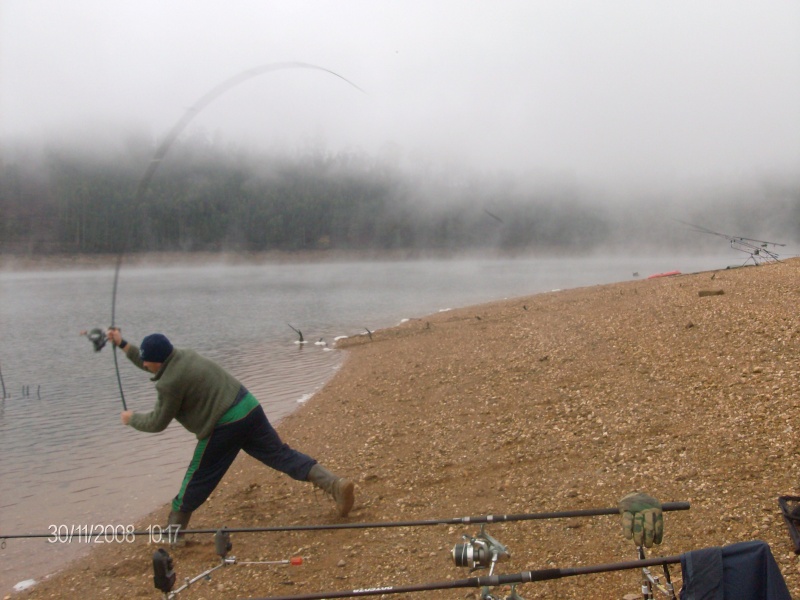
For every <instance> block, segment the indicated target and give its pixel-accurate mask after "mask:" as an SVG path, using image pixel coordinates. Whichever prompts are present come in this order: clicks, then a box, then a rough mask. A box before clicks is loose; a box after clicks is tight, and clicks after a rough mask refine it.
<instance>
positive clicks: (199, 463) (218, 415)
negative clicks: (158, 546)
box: [107, 328, 355, 529]
mask: <svg viewBox="0 0 800 600" xmlns="http://www.w3.org/2000/svg"><path fill="white" fill-rule="evenodd" d="M107 336H108V339H109V340H110V341H111V342H112V343H113V344H114V345H115V346H117V347H118V348H119V349H120V350H122V351H123V352H124V353H125V356H127V358H128V359H129V360H130V361H131V362H132V363H133V364H135V365H136V366H137V367H139V368H140V369H142V370H145V371H149V372H150V373H152V374H153V377H152V381H154V382H155V386H156V392H157V394H158V398H157V399H156V404H155V406H154V407H153V410H152V411H150V412H148V413H137V412H134V411H131V410H125V411H123V412H122V415H121V418H122V423H123V424H124V425H129V426H130V427H133V428H134V429H138V430H139V431H144V432H148V433H157V432H159V431H163V430H164V429H166V427H167V425H169V423H170V421H172V419H175V420H177V421H178V422H179V423H180V424H181V425H183V426H184V427H185V428H186V429H188V430H189V431H191V432H192V433H194V434H195V435H196V436H197V440H198V442H197V446H196V447H195V451H194V455H193V456H192V461H191V463H190V465H189V469H188V470H187V471H186V476H185V477H184V479H183V484H182V485H181V488H180V491H179V492H178V494H177V495H176V496H175V498H174V499H173V501H172V510H171V512H170V514H169V525H173V526H174V525H178V526H180V529H186V527H187V525H188V523H189V519H190V517H191V515H192V512H194V511H195V510H197V509H198V508H199V507H200V505H201V504H203V502H205V501H206V499H207V498H208V497H209V496H210V495H211V492H213V491H214V488H216V486H217V484H218V483H219V482H220V480H221V479H222V476H223V475H225V472H226V471H227V470H228V468H229V467H230V466H231V464H232V463H233V460H234V459H235V458H236V456H237V455H238V454H239V451H240V450H244V451H245V452H247V453H248V454H249V455H250V456H252V457H254V458H256V459H258V460H260V461H261V462H262V463H264V464H265V465H267V466H268V467H271V468H273V469H275V470H277V471H280V472H282V473H285V474H287V475H288V476H289V477H291V478H293V479H296V480H298V481H309V482H311V483H312V484H314V485H315V486H317V487H319V488H321V489H322V490H324V491H325V492H326V493H328V494H329V495H331V496H332V497H333V499H334V501H335V502H336V510H337V513H338V515H339V516H340V517H346V516H347V514H348V513H349V512H350V509H351V508H352V507H353V502H354V501H355V486H354V484H353V482H352V481H349V480H347V479H344V478H342V477H338V476H337V475H334V474H333V473H331V472H330V471H328V470H327V469H325V468H324V467H323V466H322V465H320V464H319V463H317V461H316V460H314V459H313V458H311V457H310V456H307V455H306V454H303V453H302V452H298V451H297V450H294V449H293V448H291V447H289V445H288V444H285V443H283V442H282V441H281V439H280V437H279V436H278V433H277V432H276V431H275V429H274V428H273V427H272V425H271V424H270V422H269V420H268V419H267V416H266V415H265V414H264V410H263V409H262V407H261V405H260V404H259V402H258V400H256V398H255V397H254V396H253V395H252V394H251V393H250V392H248V391H247V388H245V387H244V386H243V385H242V384H241V383H240V382H239V381H238V380H237V379H236V378H235V377H233V376H232V375H231V374H230V373H228V372H227V371H226V370H225V369H223V368H222V367H221V366H219V365H218V364H216V363H215V362H213V361H211V360H209V359H208V358H205V357H203V356H201V355H200V354H198V353H197V352H195V351H194V350H190V349H184V348H174V347H173V345H172V343H171V342H170V341H169V339H167V337H166V336H165V335H163V334H161V333H153V334H150V335H148V336H146V337H145V338H144V339H143V340H142V343H141V346H139V347H137V346H136V345H135V344H131V343H128V342H127V341H126V340H124V339H123V338H122V333H121V331H120V329H118V328H111V329H109V330H108V332H107Z"/></svg>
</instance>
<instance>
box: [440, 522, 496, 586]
mask: <svg viewBox="0 0 800 600" xmlns="http://www.w3.org/2000/svg"><path fill="white" fill-rule="evenodd" d="M463 538H464V540H466V541H467V543H466V544H456V545H455V546H454V547H453V551H452V555H453V561H454V562H455V564H456V566H457V567H470V571H477V570H478V569H487V568H488V569H489V575H492V573H493V572H494V567H495V565H496V564H497V563H498V562H504V561H506V560H508V559H509V558H511V553H510V552H509V551H508V548H506V547H505V546H504V545H503V544H501V543H500V542H499V541H497V540H496V539H495V538H493V537H492V536H490V535H489V534H488V533H486V529H485V525H481V531H480V533H479V534H478V535H477V536H475V537H470V536H467V535H465V536H463Z"/></svg>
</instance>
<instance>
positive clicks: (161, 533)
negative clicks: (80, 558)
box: [0, 502, 690, 544]
mask: <svg viewBox="0 0 800 600" xmlns="http://www.w3.org/2000/svg"><path fill="white" fill-rule="evenodd" d="M689 508H690V504H689V503H688V502H665V503H663V504H662V505H661V510H662V511H663V512H668V511H677V510H689ZM603 515H619V509H618V508H616V507H614V508H587V509H580V510H565V511H560V512H540V513H523V514H516V515H483V516H477V517H453V518H447V519H430V520H420V521H385V522H380V521H379V522H375V523H331V524H322V525H283V526H281V525H275V526H271V527H226V528H225V529H226V531H228V532H230V533H265V532H282V531H325V530H335V529H377V528H389V527H426V526H433V525H469V524H481V523H511V522H514V521H535V520H543V519H570V518H576V517H595V516H603ZM51 527H52V528H53V530H52V531H51V532H50V533H24V534H10V535H2V534H0V540H2V543H3V544H5V541H6V540H11V539H27V538H50V539H53V538H54V537H56V538H60V537H64V536H72V537H74V538H76V539H79V541H82V539H81V538H83V537H86V536H87V535H89V536H91V535H92V534H93V532H91V531H89V532H87V531H86V526H85V525H84V526H76V527H74V528H70V527H69V526H67V525H60V526H58V527H57V526H55V525H53V526H51ZM108 527H110V528H112V530H111V531H110V533H111V535H112V537H114V536H115V535H117V536H119V535H121V536H123V537H126V536H130V537H134V536H148V538H149V539H150V540H151V541H154V542H155V543H161V541H170V540H172V539H174V538H173V537H172V536H176V535H177V534H178V533H182V534H216V533H217V532H218V531H219V528H216V529H182V530H181V529H180V528H179V527H177V526H174V525H171V526H169V527H160V526H158V525H153V526H149V527H147V528H146V529H143V530H130V531H129V530H126V529H125V528H124V527H123V526H121V525H120V526H117V527H123V531H122V532H121V533H119V534H117V532H115V531H114V529H113V527H114V526H111V525H109V526H108ZM61 529H63V531H59V530H61ZM94 533H95V534H97V535H99V536H100V537H99V539H100V540H102V539H103V535H106V533H107V532H105V531H97V532H94ZM156 538H159V539H156ZM112 541H113V540H112Z"/></svg>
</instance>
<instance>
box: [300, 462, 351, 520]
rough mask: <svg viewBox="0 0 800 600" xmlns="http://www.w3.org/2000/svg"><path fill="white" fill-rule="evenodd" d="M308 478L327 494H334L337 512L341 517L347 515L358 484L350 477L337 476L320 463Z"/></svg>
mask: <svg viewBox="0 0 800 600" xmlns="http://www.w3.org/2000/svg"><path fill="white" fill-rule="evenodd" d="M308 480H309V481H310V482H311V483H313V484H314V485H315V486H317V487H318V488H320V489H322V490H323V491H324V492H326V493H327V494H330V495H331V496H333V500H334V502H336V512H337V514H338V515H339V516H340V517H346V516H347V515H348V514H349V513H350V509H351V508H353V503H354V502H355V500H356V498H355V489H356V486H355V485H354V484H353V482H352V481H350V480H349V479H344V478H342V477H337V476H336V475H334V474H333V473H331V472H330V471H328V469H326V468H325V467H323V466H322V465H320V464H315V465H314V466H313V467H311V470H310V471H309V472H308Z"/></svg>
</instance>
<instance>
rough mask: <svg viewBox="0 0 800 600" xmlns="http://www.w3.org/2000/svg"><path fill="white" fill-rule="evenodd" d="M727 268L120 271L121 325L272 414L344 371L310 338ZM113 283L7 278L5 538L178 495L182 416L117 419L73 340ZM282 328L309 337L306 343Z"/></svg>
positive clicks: (1, 565) (613, 265) (130, 391)
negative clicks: (230, 376)
mask: <svg viewBox="0 0 800 600" xmlns="http://www.w3.org/2000/svg"><path fill="white" fill-rule="evenodd" d="M729 263H730V257H729V256H727V257H725V256H723V257H696V256H687V257H677V258H676V257H671V258H662V259H659V258H653V257H625V258H614V259H608V258H603V259H569V260H567V259H524V260H522V259H520V260H483V261H476V260H469V261H467V260H449V261H413V262H412V261H408V262H352V263H334V264H329V263H326V264H292V265H261V266H207V267H194V268H159V269H143V268H134V267H125V266H123V268H122V271H121V273H120V280H119V290H118V297H117V307H116V325H118V326H120V327H121V328H122V330H123V334H124V335H125V337H126V338H127V339H128V340H130V341H134V342H137V343H138V341H139V340H141V338H142V337H143V336H144V335H146V334H148V333H151V332H154V331H160V332H163V333H165V334H166V335H167V336H168V337H169V338H170V339H171V340H172V341H173V343H174V344H175V345H176V346H181V347H192V348H195V349H196V350H198V351H199V352H201V353H202V354H205V355H207V356H209V357H210V358H213V359H214V360H216V361H218V362H219V363H221V364H222V365H224V366H225V367H227V368H228V369H229V370H230V371H231V372H232V373H234V374H235V375H236V376H237V377H238V378H239V379H240V380H241V381H242V382H243V383H244V384H245V385H246V386H247V387H248V388H249V389H250V390H251V391H252V392H253V393H254V394H255V395H256V397H257V398H259V399H260V400H261V402H262V404H263V405H264V407H265V410H266V411H267V414H268V415H269V416H270V418H271V419H272V420H273V422H277V421H279V420H280V418H281V417H282V416H285V415H286V414H288V413H289V412H291V411H292V410H293V409H294V408H296V407H297V406H298V403H301V402H304V401H306V400H308V399H309V398H310V397H311V396H312V395H313V394H314V392H316V391H317V390H318V389H320V387H321V386H323V385H324V384H325V382H326V381H328V380H329V379H330V377H331V376H332V375H333V373H334V372H335V371H336V370H337V369H338V368H339V366H340V365H341V361H342V358H343V357H342V355H341V353H339V352H336V351H331V350H326V349H325V347H323V346H319V345H315V344H314V342H315V341H318V340H319V339H320V338H324V340H326V341H327V342H328V344H330V345H331V346H332V345H333V340H334V338H335V337H337V336H351V335H359V334H362V333H364V332H365V328H369V329H371V330H375V329H380V328H384V327H390V326H393V325H396V324H397V323H399V322H400V321H401V320H402V319H404V318H413V317H423V316H425V315H428V314H432V313H435V312H437V311H440V310H444V309H447V308H454V307H460V306H468V305H473V304H478V303H482V302H487V301H491V300H498V299H502V298H508V297H515V296H523V295H529V294H534V293H538V292H543V291H549V290H552V289H556V288H559V289H565V288H574V287H581V286H586V285H594V284H600V283H610V282H617V281H624V280H629V279H632V278H633V273H634V272H638V273H640V274H641V275H642V277H645V276H647V275H649V274H651V273H657V272H663V271H671V270H675V269H677V270H680V271H682V272H696V271H704V270H711V269H718V268H724V267H725V266H727V265H728V264H729ZM112 284H113V271H112V270H107V271H104V270H100V271H69V272H35V273H34V272H30V273H26V272H23V273H0V299H1V300H2V302H1V303H0V340H1V341H0V371H1V372H2V376H3V382H4V385H5V390H6V394H7V396H10V397H6V398H5V399H3V400H0V536H2V535H3V534H5V535H10V534H17V533H48V532H49V531H50V529H49V527H50V526H51V525H60V524H66V525H94V524H114V525H117V524H123V525H124V524H129V523H132V522H133V521H134V520H135V519H136V518H138V517H141V516H142V515H144V514H146V513H148V512H150V511H151V510H153V509H154V508H156V507H157V506H160V505H161V504H163V503H165V502H167V501H169V500H170V499H171V498H172V496H173V495H174V494H175V493H176V491H177V488H178V486H179V483H180V480H181V478H182V476H183V473H184V471H185V469H186V467H187V465H188V460H189V458H190V457H191V453H192V450H193V448H194V444H195V439H194V437H193V436H192V435H191V434H189V433H188V432H186V431H185V430H183V429H182V428H181V427H180V426H179V425H177V424H173V425H170V427H169V428H168V429H167V430H166V431H165V432H163V433H161V434H155V435H153V434H144V433H139V432H137V431H134V430H133V429H130V428H127V427H123V426H122V425H121V424H120V423H119V413H120V411H121V409H122V402H121V399H120V395H119V389H118V385H117V379H116V372H115V369H114V358H113V356H114V355H113V352H112V350H111V349H110V348H105V349H104V350H103V351H101V352H99V353H95V352H94V350H93V348H92V346H91V344H90V343H89V342H88V341H87V340H86V339H85V338H83V337H80V336H79V335H78V332H79V331H81V330H83V329H91V328H92V327H105V326H107V325H108V324H109V323H110V321H111V289H112ZM288 324H291V325H293V326H294V327H297V328H298V329H300V330H301V331H302V332H303V334H304V337H305V339H306V340H308V343H307V344H305V345H300V344H298V343H297V341H298V336H297V335H296V334H295V333H294V332H293V331H292V330H291V329H290V328H289V326H288ZM118 359H119V366H120V371H121V375H122V384H123V389H124V392H125V397H126V401H127V404H128V407H129V408H131V409H133V410H139V411H146V410H149V409H150V407H151V406H152V403H153V401H154V397H155V396H154V393H153V388H152V385H153V384H152V383H151V382H150V381H149V378H148V375H147V374H146V373H144V372H143V371H139V370H138V369H136V368H135V367H133V365H131V364H130V363H129V362H128V361H127V360H126V359H125V358H124V357H123V356H122V355H121V354H118ZM26 391H27V394H26ZM431 517H432V518H434V517H437V515H432V516H431ZM85 549H86V548H83V547H81V545H79V544H75V543H74V542H73V543H72V544H57V543H56V544H51V543H48V542H47V541H45V540H41V539H39V540H9V541H8V542H7V545H6V547H5V549H2V550H0V557H2V561H0V593H5V592H6V591H8V590H10V589H11V587H12V586H13V585H14V584H15V583H17V582H19V581H21V580H25V579H29V578H34V579H35V578H41V577H42V576H43V575H45V574H47V573H49V572H52V571H53V570H55V569H56V568H58V567H60V566H62V565H63V564H64V563H65V562H66V561H67V560H70V559H73V558H75V557H76V556H79V555H80V554H81V553H82V552H83V551H84V550H85ZM142 568H143V569H144V570H147V569H149V565H142Z"/></svg>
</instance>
